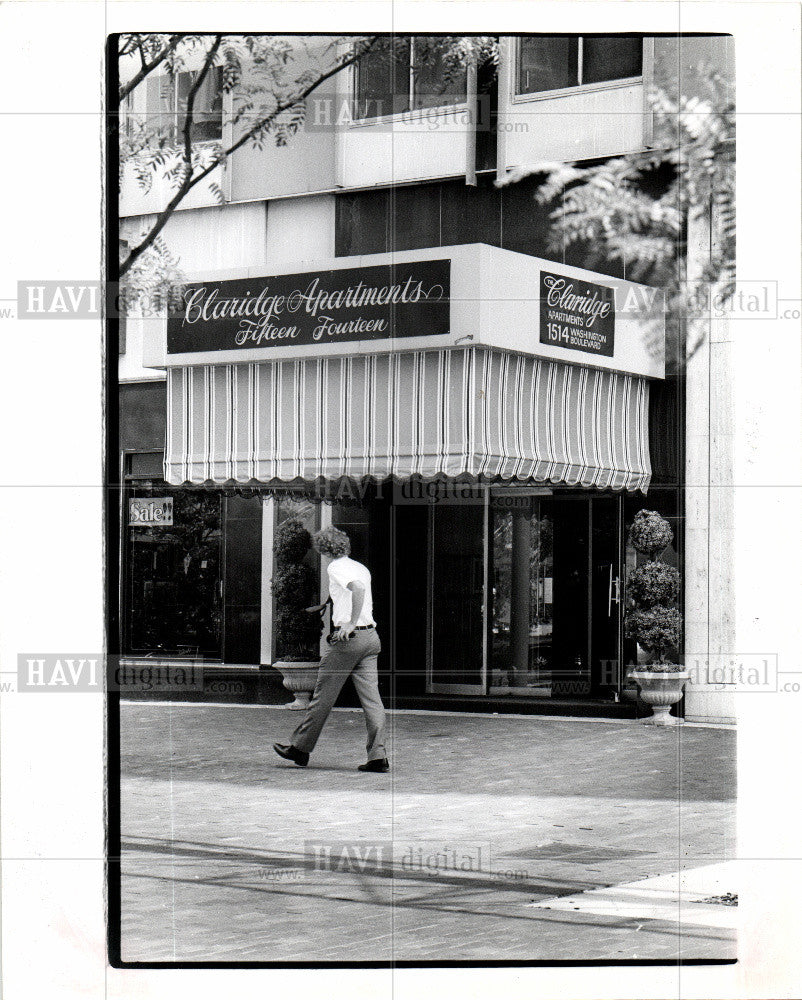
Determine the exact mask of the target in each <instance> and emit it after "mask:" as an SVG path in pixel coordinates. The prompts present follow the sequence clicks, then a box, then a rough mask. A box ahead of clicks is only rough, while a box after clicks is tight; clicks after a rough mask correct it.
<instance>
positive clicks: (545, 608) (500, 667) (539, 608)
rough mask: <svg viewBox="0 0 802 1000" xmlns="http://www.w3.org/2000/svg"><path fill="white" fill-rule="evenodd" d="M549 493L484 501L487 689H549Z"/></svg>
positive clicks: (511, 494)
mask: <svg viewBox="0 0 802 1000" xmlns="http://www.w3.org/2000/svg"><path fill="white" fill-rule="evenodd" d="M553 537H554V522H553V517H552V498H551V497H547V496H525V495H517V494H516V493H514V492H509V493H507V494H505V495H498V496H494V497H493V498H492V499H491V506H490V542H491V546H490V548H491V551H490V560H491V567H490V570H491V572H490V690H491V692H492V693H494V694H521V695H526V696H528V697H532V696H538V695H546V696H548V695H550V693H551V681H552V670H553V655H554V650H553V645H552V633H553V619H552V611H553V600H554V598H553V584H554V558H553Z"/></svg>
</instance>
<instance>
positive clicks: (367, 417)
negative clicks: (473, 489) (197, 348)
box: [165, 347, 651, 492]
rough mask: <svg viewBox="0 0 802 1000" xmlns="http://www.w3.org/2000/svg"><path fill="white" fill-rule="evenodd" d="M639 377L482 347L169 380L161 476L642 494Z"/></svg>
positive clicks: (642, 386) (204, 371)
mask: <svg viewBox="0 0 802 1000" xmlns="http://www.w3.org/2000/svg"><path fill="white" fill-rule="evenodd" d="M648 403H649V389H648V383H647V382H646V380H645V379H642V378H638V377H636V376H632V375H623V374H619V373H615V372H605V371H598V370H594V369H589V368H583V367H579V366H574V365H565V364H560V363H559V362H553V361H544V360H541V359H538V358H534V357H530V356H523V355H518V354H510V353H506V352H502V351H494V350H489V349H487V348H480V347H471V348H465V349H460V350H442V351H418V352H414V353H408V354H381V355H361V356H353V357H347V358H319V359H303V360H294V361H265V362H258V363H253V364H241V365H203V366H195V367H188V368H176V369H172V370H170V371H168V373H167V409H168V414H167V449H166V455H165V478H166V479H167V481H168V482H170V483H174V484H181V483H209V482H211V483H231V482H237V483H253V482H260V483H280V482H285V483H286V482H292V481H295V480H299V479H302V480H317V479H321V478H323V479H326V480H333V479H339V478H341V477H343V476H349V477H355V478H361V477H366V476H370V477H374V478H376V479H384V478H387V477H390V476H394V477H408V476H422V477H436V476H449V477H458V476H466V477H472V478H473V477H476V478H481V479H488V480H497V479H502V480H515V481H519V482H520V481H529V482H533V481H534V482H541V483H566V484H570V485H582V486H595V487H600V488H611V489H627V490H637V489H639V490H642V491H643V492H645V491H646V489H647V487H648V485H649V478H650V475H651V466H650V462H649V447H648V411H649V405H648Z"/></svg>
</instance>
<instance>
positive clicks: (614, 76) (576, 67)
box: [517, 35, 643, 94]
mask: <svg viewBox="0 0 802 1000" xmlns="http://www.w3.org/2000/svg"><path fill="white" fill-rule="evenodd" d="M642 74H643V39H642V38H633V37H627V36H622V35H549V36H540V37H525V38H521V39H520V45H519V49H518V81H517V93H519V94H539V93H542V92H543V91H549V90H564V89H566V88H568V87H581V86H583V85H587V84H591V83H605V82H607V81H612V80H626V79H629V78H631V77H639V76H641V75H642Z"/></svg>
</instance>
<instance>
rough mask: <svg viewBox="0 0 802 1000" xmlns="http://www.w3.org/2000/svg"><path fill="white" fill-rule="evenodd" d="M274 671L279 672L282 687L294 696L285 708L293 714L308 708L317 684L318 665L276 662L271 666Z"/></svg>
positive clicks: (286, 661) (284, 661) (314, 663)
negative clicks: (293, 699) (282, 681)
mask: <svg viewBox="0 0 802 1000" xmlns="http://www.w3.org/2000/svg"><path fill="white" fill-rule="evenodd" d="M273 666H274V667H275V668H276V670H278V671H280V673H281V676H282V678H283V679H284V687H285V688H286V689H287V690H288V691H289V692H290V694H293V695H295V701H292V702H290V703H289V704H288V705H285V706H284V707H285V708H289V709H292V710H293V711H295V712H303V711H306V709H307V708H309V699H310V698H311V697H312V692H313V691H314V690H315V684H316V683H317V670H318V667H319V666H320V664H319V663H318V662H317V661H314V662H311V661H309V662H301V663H298V662H291V661H288V660H278V661H277V662H276V663H274V664H273Z"/></svg>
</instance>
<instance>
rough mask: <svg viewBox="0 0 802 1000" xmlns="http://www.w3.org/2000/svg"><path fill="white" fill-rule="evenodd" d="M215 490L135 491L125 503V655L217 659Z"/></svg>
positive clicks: (147, 487)
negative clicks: (126, 593)
mask: <svg viewBox="0 0 802 1000" xmlns="http://www.w3.org/2000/svg"><path fill="white" fill-rule="evenodd" d="M221 501H222V497H221V494H220V492H219V491H216V490H215V491H211V490H197V489H196V490H192V489H175V488H173V487H169V486H167V484H166V483H163V482H159V483H153V482H148V483H143V484H141V485H140V484H136V485H133V486H132V487H131V488H130V489H129V491H128V496H127V500H126V505H127V510H126V515H127V516H126V522H127V525H128V527H127V535H128V537H127V549H128V551H127V559H126V566H127V589H128V595H127V596H128V600H127V601H126V608H127V614H126V617H127V621H126V622H125V644H126V652H127V653H128V654H130V655H139V656H142V655H144V656H154V655H162V656H192V657H195V656H203V657H206V658H210V659H219V658H220V656H221V637H222V592H221V591H222V588H221V560H220V549H221V544H220V543H221V537H222V532H221Z"/></svg>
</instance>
